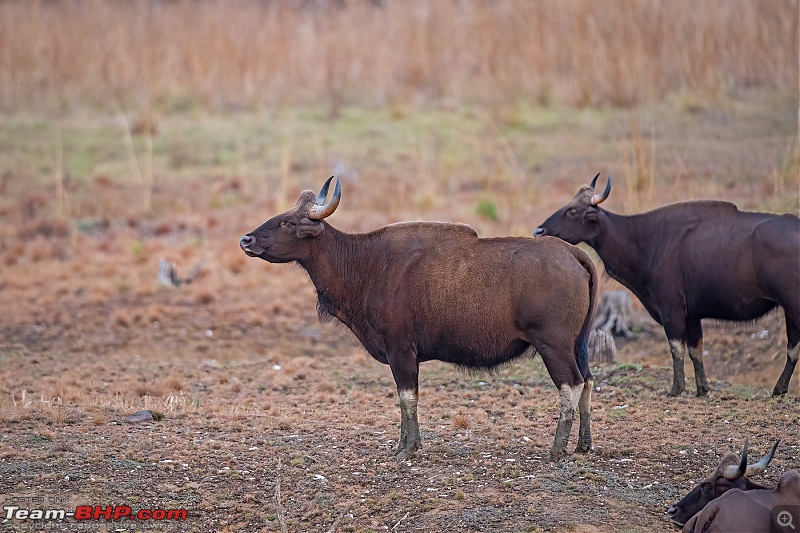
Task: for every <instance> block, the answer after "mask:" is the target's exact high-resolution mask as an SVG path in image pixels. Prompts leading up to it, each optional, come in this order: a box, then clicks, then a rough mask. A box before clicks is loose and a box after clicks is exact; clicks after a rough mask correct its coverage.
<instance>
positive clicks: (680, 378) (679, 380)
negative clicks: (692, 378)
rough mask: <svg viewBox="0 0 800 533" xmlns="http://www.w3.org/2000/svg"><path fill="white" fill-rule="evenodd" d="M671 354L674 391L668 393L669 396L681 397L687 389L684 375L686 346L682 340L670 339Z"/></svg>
mask: <svg viewBox="0 0 800 533" xmlns="http://www.w3.org/2000/svg"><path fill="white" fill-rule="evenodd" d="M669 352H670V353H671V354H672V390H670V391H669V393H667V396H679V395H680V393H682V392H683V389H684V387H686V377H685V375H684V373H683V360H684V354H685V353H686V344H684V342H683V341H680V340H674V339H670V341H669Z"/></svg>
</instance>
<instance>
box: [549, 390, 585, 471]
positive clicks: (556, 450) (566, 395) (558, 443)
mask: <svg viewBox="0 0 800 533" xmlns="http://www.w3.org/2000/svg"><path fill="white" fill-rule="evenodd" d="M583 385H584V384H583V383H581V384H579V385H574V386H570V385H567V384H566V383H565V384H564V385H561V388H560V389H559V390H558V397H559V399H560V407H559V414H558V424H556V437H555V440H554V441H553V448H552V449H551V450H550V460H551V461H557V460H558V459H560V458H561V457H562V456H564V455H566V453H567V442H568V441H569V434H570V431H572V421H573V420H575V410H576V409H577V408H578V404H579V403H580V398H581V391H582V390H583Z"/></svg>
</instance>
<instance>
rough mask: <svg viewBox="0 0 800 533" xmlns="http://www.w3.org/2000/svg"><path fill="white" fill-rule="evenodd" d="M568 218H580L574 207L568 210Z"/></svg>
mask: <svg viewBox="0 0 800 533" xmlns="http://www.w3.org/2000/svg"><path fill="white" fill-rule="evenodd" d="M567 216H568V217H576V216H578V210H577V209H575V208H574V207H570V208H569V209H567Z"/></svg>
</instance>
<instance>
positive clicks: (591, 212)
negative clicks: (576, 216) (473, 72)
mask: <svg viewBox="0 0 800 533" xmlns="http://www.w3.org/2000/svg"><path fill="white" fill-rule="evenodd" d="M583 220H588V221H590V222H594V221H595V220H597V208H596V207H595V206H593V205H590V206H588V207H587V208H586V211H584V213H583Z"/></svg>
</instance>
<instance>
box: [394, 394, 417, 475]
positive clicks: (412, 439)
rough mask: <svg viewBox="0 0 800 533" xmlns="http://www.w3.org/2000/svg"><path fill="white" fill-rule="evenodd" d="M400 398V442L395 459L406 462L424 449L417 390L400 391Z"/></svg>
mask: <svg viewBox="0 0 800 533" xmlns="http://www.w3.org/2000/svg"><path fill="white" fill-rule="evenodd" d="M397 394H398V396H399V397H400V441H399V442H398V443H397V448H396V449H395V451H394V453H395V456H394V458H395V459H397V460H398V461H404V460H406V459H408V458H409V457H411V456H412V455H414V453H415V452H416V451H417V450H418V449H419V448H422V436H421V435H420V433H419V421H418V420H417V390H416V389H414V390H399V389H398V391H397Z"/></svg>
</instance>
